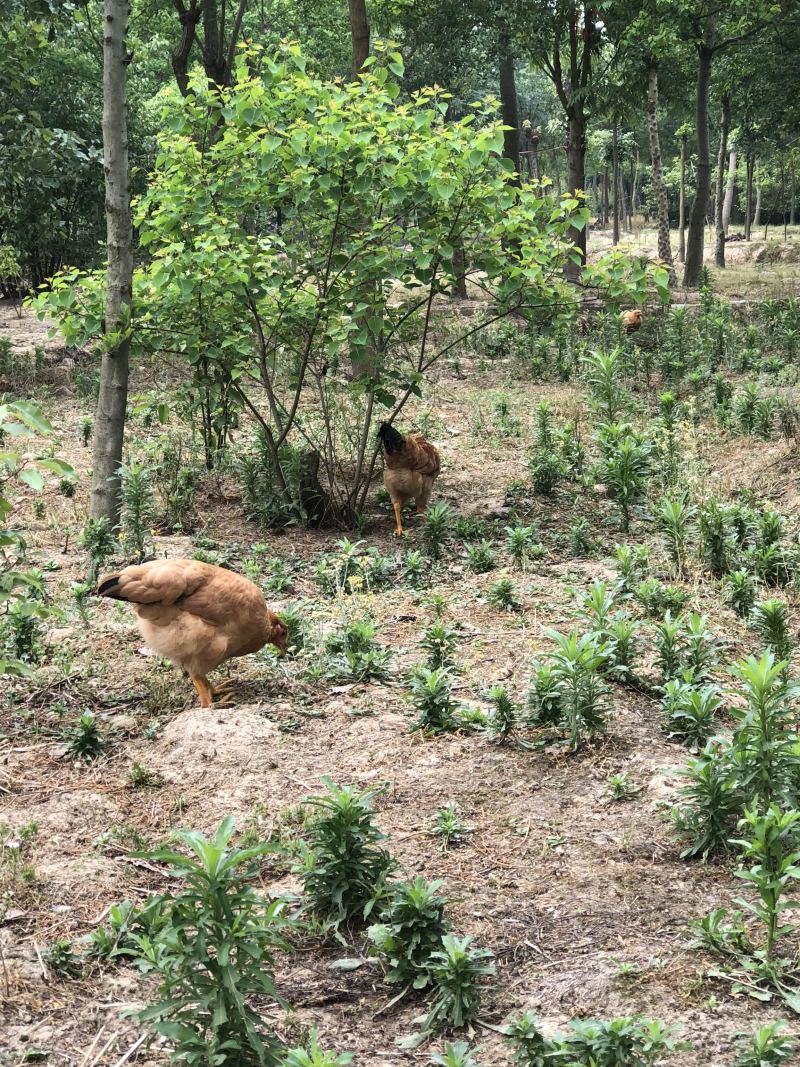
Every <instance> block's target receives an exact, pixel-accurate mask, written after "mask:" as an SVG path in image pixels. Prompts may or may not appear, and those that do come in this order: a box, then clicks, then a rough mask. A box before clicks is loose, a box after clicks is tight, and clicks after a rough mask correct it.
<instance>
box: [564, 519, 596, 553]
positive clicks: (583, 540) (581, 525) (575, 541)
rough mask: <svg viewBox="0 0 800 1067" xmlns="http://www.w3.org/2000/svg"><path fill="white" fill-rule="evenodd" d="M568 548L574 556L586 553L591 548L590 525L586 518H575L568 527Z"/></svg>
mask: <svg viewBox="0 0 800 1067" xmlns="http://www.w3.org/2000/svg"><path fill="white" fill-rule="evenodd" d="M569 543H570V550H571V552H572V553H573V555H575V556H584V555H587V554H588V553H589V552H591V550H592V538H591V527H590V526H589V522H588V520H587V519H576V520H575V522H573V523H572V525H571V526H570V528H569Z"/></svg>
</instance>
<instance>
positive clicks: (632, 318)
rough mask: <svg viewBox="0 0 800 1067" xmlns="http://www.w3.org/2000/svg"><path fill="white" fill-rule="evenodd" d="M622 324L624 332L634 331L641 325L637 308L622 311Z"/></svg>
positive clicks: (639, 312)
mask: <svg viewBox="0 0 800 1067" xmlns="http://www.w3.org/2000/svg"><path fill="white" fill-rule="evenodd" d="M622 325H623V326H624V327H625V333H636V331H637V330H638V329H639V327H640V326H641V325H642V313H641V311H640V310H639V308H634V309H633V311H623V312H622Z"/></svg>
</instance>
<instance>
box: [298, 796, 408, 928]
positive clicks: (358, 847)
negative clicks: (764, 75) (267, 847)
mask: <svg viewBox="0 0 800 1067" xmlns="http://www.w3.org/2000/svg"><path fill="white" fill-rule="evenodd" d="M322 781H323V783H324V785H325V788H326V789H327V790H328V793H327V795H323V796H311V797H307V798H306V800H305V803H306V804H308V805H310V806H311V807H312V808H315V809H317V810H318V811H319V815H318V817H317V818H316V819H314V820H313V822H311V824H310V826H309V828H308V840H307V843H306V846H305V848H304V849H303V855H302V863H301V865H300V866H299V868H297V869H296V873H298V874H299V876H300V880H301V881H302V883H303V891H304V893H305V895H306V897H307V898H308V901H309V903H310V904H311V906H312V908H313V909H314V911H315V912H318V913H319V914H320V915H322V916H323V917H324V918H325V919H326V920H327V921H329V922H330V923H331V925H332V926H333V927H334V929H337V930H338V928H339V926H340V925H341V924H342V923H343V922H352V921H355V922H360V921H362V920H366V919H368V918H369V916H370V914H371V912H372V911H373V909H374V907H375V906H376V904H377V903H378V902H379V901H380V899H381V898H382V897H383V895H384V894H385V882H386V879H387V877H388V876H389V874H390V873H391V872H392V870H393V869H394V867H395V862H394V860H393V859H392V857H391V856H390V855H389V853H388V852H387V851H386V850H385V849H383V848H381V847H380V843H381V842H382V841H384V840H385V839H386V838H385V835H384V834H382V833H381V831H380V830H379V829H378V828H377V826H375V823H374V821H373V814H372V801H373V798H374V797H375V796H376V795H377V790H365V791H364V792H359V791H358V790H357V789H356V788H355V787H354V786H344V787H340V786H338V785H336V783H335V782H333V781H332V780H331V779H330V778H328V777H323V779H322Z"/></svg>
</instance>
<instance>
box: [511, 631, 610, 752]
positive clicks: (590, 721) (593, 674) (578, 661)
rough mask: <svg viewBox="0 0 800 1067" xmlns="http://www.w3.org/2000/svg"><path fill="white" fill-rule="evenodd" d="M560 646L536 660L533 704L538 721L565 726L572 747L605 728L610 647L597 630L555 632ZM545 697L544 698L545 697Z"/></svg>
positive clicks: (552, 636)
mask: <svg viewBox="0 0 800 1067" xmlns="http://www.w3.org/2000/svg"><path fill="white" fill-rule="evenodd" d="M550 637H551V638H552V639H553V640H554V641H555V643H556V648H555V650H554V651H553V652H551V653H550V654H549V656H548V658H547V660H545V661H544V662H543V663H537V664H535V670H534V682H533V687H532V688H533V692H532V694H531V696H530V698H529V707H530V708H531V709H532V710H533V714H534V716H535V721H537V722H538V723H540V724H547V725H552V726H554V727H556V728H563V730H564V731H565V734H566V738H567V741H568V745H569V749H570V751H573V752H574V751H576V750H577V749H578V748H580V746H581V745H582V744H584V743H585V742H586V741H589V740H591V739H592V738H593V737H594V736H595V735H596V734H599V733H602V732H603V731H604V730H605V708H606V699H607V692H608V690H607V687H606V685H605V683H604V681H603V676H602V671H603V668H604V667H605V665H606V663H607V660H608V648H607V646H606V645H605V643H604V642H603V641H602V640H601V639H600V638H599V637H598V636H597V635H596V634H583V635H580V634H578V632H577V631H576V630H573V631H572V632H571V633H570V634H567V635H564V634H560V633H555V632H551V633H550ZM543 697H544V699H543Z"/></svg>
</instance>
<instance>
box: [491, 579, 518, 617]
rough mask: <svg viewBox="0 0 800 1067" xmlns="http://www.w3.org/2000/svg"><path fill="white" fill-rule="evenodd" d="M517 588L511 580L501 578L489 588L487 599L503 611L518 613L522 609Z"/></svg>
mask: <svg viewBox="0 0 800 1067" xmlns="http://www.w3.org/2000/svg"><path fill="white" fill-rule="evenodd" d="M516 591H517V590H516V586H515V585H514V583H513V582H512V581H511V579H510V578H501V579H500V580H499V581H497V582H495V583H494V585H493V586H491V587H490V588H489V591H488V593H487V594H486V599H487V600H488V601H489V603H490V604H493V605H494V606H495V607H497V608H500V609H501V610H502V611H518V610H519V609H520V607H521V604H520V602H519V601H518V600H517V596H516Z"/></svg>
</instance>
